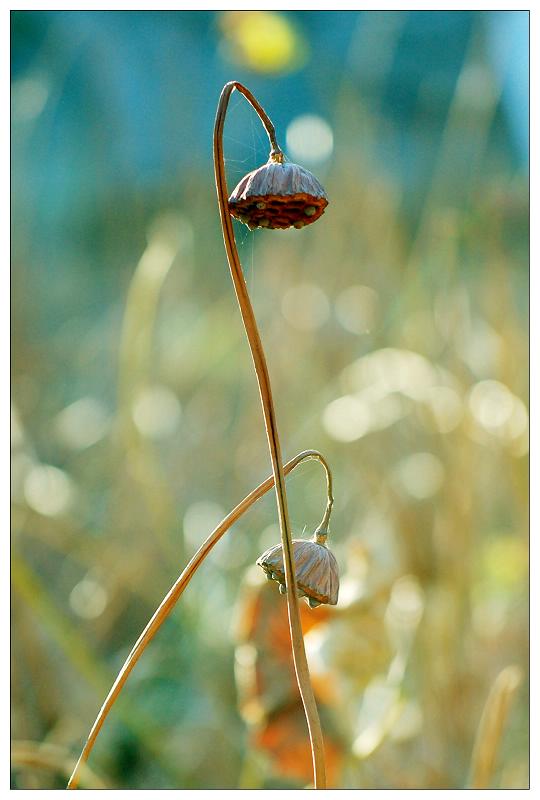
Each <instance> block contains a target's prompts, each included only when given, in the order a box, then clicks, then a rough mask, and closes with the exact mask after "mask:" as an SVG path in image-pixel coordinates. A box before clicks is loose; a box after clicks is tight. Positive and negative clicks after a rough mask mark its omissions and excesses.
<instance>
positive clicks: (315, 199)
mask: <svg viewBox="0 0 540 800" xmlns="http://www.w3.org/2000/svg"><path fill="white" fill-rule="evenodd" d="M282 159H283V154H281V153H279V154H277V155H276V154H274V155H272V156H271V157H270V160H269V161H268V163H266V164H264V166H262V167H259V168H258V169H256V170H254V171H253V172H250V173H248V174H247V175H245V176H244V177H243V178H242V180H241V181H240V183H239V184H238V186H237V187H236V189H235V190H234V191H233V193H232V194H231V196H230V197H229V211H230V212H231V214H232V215H233V217H236V218H237V219H239V220H240V221H241V222H243V223H244V224H245V225H248V226H249V227H250V228H290V227H291V226H293V225H294V227H295V228H303V227H304V226H305V225H310V224H311V223H312V222H315V220H317V219H319V217H320V216H321V214H323V213H324V209H325V208H326V206H327V205H328V198H327V196H326V192H325V191H324V189H323V187H322V186H321V184H320V183H319V181H318V180H317V178H316V177H315V176H314V175H312V174H311V172H308V170H307V169H304V168H303V167H299V166H298V164H291V162H289V161H283V160H282Z"/></svg>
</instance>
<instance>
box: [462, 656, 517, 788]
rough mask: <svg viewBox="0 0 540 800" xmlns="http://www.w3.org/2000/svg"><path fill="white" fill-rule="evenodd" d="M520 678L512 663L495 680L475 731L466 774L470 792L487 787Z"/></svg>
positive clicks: (488, 786)
mask: <svg viewBox="0 0 540 800" xmlns="http://www.w3.org/2000/svg"><path fill="white" fill-rule="evenodd" d="M521 678H522V672H521V669H520V668H519V667H518V666H517V665H513V664H512V665H510V666H509V667H505V668H504V669H503V670H501V672H499V674H498V675H497V677H496V678H495V681H494V683H493V685H492V687H491V690H490V692H489V695H488V698H487V700H486V704H485V706H484V710H483V711H482V716H481V718H480V724H479V725H478V730H477V732H476V739H475V742H474V747H473V754H472V759H471V768H470V775H469V787H470V788H471V789H489V788H490V783H491V778H492V776H493V770H494V768H495V760H496V758H497V752H498V750H499V745H500V743H501V738H502V734H503V730H504V725H505V723H506V719H507V717H508V712H509V711H510V706H511V703H512V700H513V698H514V695H515V693H516V691H517V689H518V687H519V685H520V683H521Z"/></svg>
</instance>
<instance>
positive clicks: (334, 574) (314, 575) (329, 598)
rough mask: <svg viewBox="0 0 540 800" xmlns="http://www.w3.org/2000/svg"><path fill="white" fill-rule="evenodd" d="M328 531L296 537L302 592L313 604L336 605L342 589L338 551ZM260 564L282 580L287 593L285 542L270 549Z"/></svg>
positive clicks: (271, 576) (268, 574)
mask: <svg viewBox="0 0 540 800" xmlns="http://www.w3.org/2000/svg"><path fill="white" fill-rule="evenodd" d="M325 542H326V531H320V530H317V531H316V533H315V536H314V537H313V539H293V550H294V563H295V566H296V585H297V587H298V596H299V597H305V598H306V600H307V602H308V603H309V605H310V606H311V608H316V607H317V606H320V605H321V604H322V603H328V604H329V605H331V606H335V605H336V603H337V601H338V593H339V570H338V565H337V561H336V558H335V556H334V554H333V553H332V552H331V551H330V550H329V549H328V548H327V546H326V544H325ZM257 564H258V566H259V567H262V569H263V570H264V571H265V573H266V577H267V578H268V580H272V581H277V582H278V583H279V591H280V592H281V594H285V592H286V588H285V569H284V566H283V548H282V546H281V544H277V545H274V547H271V548H270V549H269V550H266V551H265V552H264V553H263V554H262V556H260V558H258V559H257Z"/></svg>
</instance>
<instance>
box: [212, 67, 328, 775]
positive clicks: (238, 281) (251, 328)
mask: <svg viewBox="0 0 540 800" xmlns="http://www.w3.org/2000/svg"><path fill="white" fill-rule="evenodd" d="M234 89H237V90H238V91H239V92H241V93H242V94H243V95H244V96H245V97H246V99H247V100H248V101H249V102H250V103H251V105H252V106H253V108H254V109H255V111H256V112H257V114H258V115H259V117H260V119H261V121H262V123H263V125H264V127H265V128H266V131H267V133H268V138H269V139H270V145H271V148H272V150H271V153H270V156H271V157H273V158H275V159H276V160H280V159H282V157H283V155H282V152H281V149H280V148H279V146H278V144H277V142H276V137H275V130H274V126H273V125H272V123H271V121H270V119H269V117H268V115H267V114H266V112H265V111H264V109H263V108H262V107H261V105H260V104H259V103H258V101H257V100H256V99H255V98H254V97H253V95H252V94H251V92H250V91H249V90H248V89H246V87H245V86H243V85H242V84H241V83H238V82H237V81H231V82H230V83H227V84H226V85H225V86H224V87H223V90H222V92H221V97H220V98H219V103H218V108H217V113H216V121H215V126H214V171H215V178H216V189H217V195H218V203H219V213H220V216H221V225H222V229H223V239H224V243H225V250H226V252H227V260H228V262H229V268H230V271H231V277H232V281H233V284H234V289H235V292H236V298H237V300H238V306H239V308H240V313H241V315H242V320H243V323H244V328H245V331H246V335H247V338H248V342H249V347H250V350H251V355H252V358H253V364H254V367H255V373H256V375H257V382H258V385H259V393H260V396H261V403H262V409H263V415H264V422H265V426H266V434H267V438H268V447H269V450H270V459H271V462H272V471H273V474H274V481H275V490H276V500H277V506H278V517H279V527H280V531H281V543H282V546H283V555H284V559H283V560H284V564H285V584H286V587H287V607H288V613H289V628H290V633H291V645H292V653H293V661H294V668H295V673H296V679H297V682H298V688H299V691H300V696H301V698H302V703H303V706H304V711H305V714H306V721H307V725H308V730H309V738H310V742H311V753H312V758H313V773H314V785H315V788H316V789H325V788H326V774H325V764H324V742H323V737H322V731H321V724H320V721H319V714H318V711H317V704H316V703H315V697H314V695H313V689H312V686H311V680H310V677H309V668H308V663H307V658H306V652H305V647H304V638H303V635H302V627H301V624H300V614H299V610H298V599H297V596H296V576H295V570H294V554H293V547H292V536H291V530H290V524H289V514H288V509H287V495H286V491H285V479H284V476H283V469H282V464H281V447H280V443H279V435H278V429H277V423H276V414H275V411H274V404H273V400H272V389H271V386H270V376H269V374H268V367H267V364H266V358H265V355H264V350H263V346H262V342H261V337H260V334H259V330H258V327H257V322H256V320H255V314H254V312H253V307H252V305H251V300H250V298H249V294H248V290H247V286H246V282H245V279H244V275H243V272H242V266H241V264H240V258H239V256H238V250H237V247H236V241H235V237H234V230H233V224H232V220H231V215H230V213H229V206H228V197H229V192H228V190H227V180H226V176H225V161H224V155H223V128H224V124H225V116H226V113H227V106H228V104H229V99H230V96H231V94H232V92H233V91H234Z"/></svg>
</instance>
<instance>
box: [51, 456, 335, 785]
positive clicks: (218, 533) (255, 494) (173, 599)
mask: <svg viewBox="0 0 540 800" xmlns="http://www.w3.org/2000/svg"><path fill="white" fill-rule="evenodd" d="M313 460H314V461H318V462H319V463H320V464H322V466H323V467H324V469H325V472H326V481H327V487H331V485H332V474H331V472H330V467H329V466H328V463H327V461H326V459H325V458H324V456H322V455H321V453H319V452H318V451H317V450H304V451H303V452H302V453H299V454H298V455H297V456H295V457H294V458H292V459H291V460H290V461H288V462H287V464H285V466H284V467H283V473H284V474H285V475H288V474H289V473H290V472H292V470H293V469H295V468H296V467H297V466H298V465H299V464H301V463H303V462H304V461H313ZM273 486H274V476H273V475H271V476H270V477H269V478H267V479H266V480H265V481H263V482H262V483H261V484H259V486H257V488H256V489H254V490H253V491H252V492H251V493H250V494H248V495H247V497H244V499H243V500H242V501H241V502H240V503H238V505H237V506H236V507H235V508H233V510H232V511H231V512H230V514H228V515H227V516H226V517H225V518H224V519H223V520H222V521H221V522H220V523H219V525H218V526H217V527H216V528H214V530H213V531H212V533H211V534H210V536H209V537H208V538H207V539H206V540H205V541H204V542H203V544H202V545H201V546H200V547H199V549H198V550H197V552H196V553H195V555H194V556H193V557H192V558H191V560H190V561H189V563H188V564H187V566H186V567H185V569H184V571H183V572H182V574H181V575H180V577H179V578H178V579H177V580H176V581H175V583H174V584H173V585H172V587H171V588H170V589H169V591H168V592H167V594H166V595H165V597H164V598H163V600H162V601H161V603H160V604H159V606H158V608H157V609H156V611H155V612H154V614H153V616H152V618H151V619H150V621H149V622H148V624H147V626H146V627H145V629H144V630H143V632H142V633H141V635H140V636H139V638H138V639H137V641H136V642H135V644H134V646H133V648H132V650H131V652H130V654H129V655H128V657H127V658H126V660H125V662H124V665H123V666H122V669H121V670H120V672H119V673H118V675H117V677H116V680H115V681H114V683H113V685H112V687H111V690H110V691H109V694H108V695H107V697H106V698H105V702H104V703H103V705H102V706H101V709H100V711H99V713H98V715H97V717H96V720H95V722H94V724H93V725H92V728H91V730H90V733H89V734H88V738H87V740H86V743H85V745H84V748H83V750H82V752H81V755H80V756H79V759H78V761H77V764H76V765H75V769H74V770H73V773H72V775H71V778H70V779H69V783H68V785H67V788H68V789H76V788H77V785H78V783H79V779H80V775H81V769H82V768H83V766H84V764H85V762H86V761H87V760H88V756H89V755H90V753H91V751H92V748H93V747H94V744H95V742H96V739H97V737H98V734H99V732H100V730H101V728H102V726H103V723H104V722H105V720H106V718H107V716H108V714H109V711H110V710H111V708H112V707H113V705H114V703H115V702H116V700H117V698H118V695H119V694H120V692H121V690H122V687H123V686H124V684H125V682H126V681H127V679H128V677H129V675H130V673H131V671H132V669H133V667H134V666H135V664H136V663H137V661H138V660H139V658H140V657H141V656H142V654H143V653H144V651H145V650H146V648H147V646H148V645H149V644H150V642H151V641H152V639H153V638H154V636H155V635H156V633H157V632H158V630H159V629H160V628H161V626H162V625H163V623H164V622H165V620H166V619H167V617H168V616H169V614H170V613H171V611H172V610H173V608H174V607H175V605H176V603H177V602H178V600H179V598H180V596H181V594H182V593H183V591H184V589H185V588H186V586H187V585H188V583H189V582H190V580H191V578H192V577H193V575H194V574H195V572H196V571H197V569H198V568H199V567H200V565H201V563H202V562H203V561H204V559H205V558H206V556H207V555H208V553H209V552H210V550H212V548H213V547H214V545H216V544H217V542H219V540H220V539H221V537H222V536H223V535H224V534H225V533H226V532H227V531H228V530H229V528H231V527H232V525H234V523H235V522H236V521H237V520H238V519H239V518H240V517H241V516H242V515H243V514H245V512H246V511H247V510H248V509H249V508H250V507H251V506H252V505H253V504H254V503H255V502H256V501H257V500H259V499H260V498H261V497H262V496H263V495H264V494H266V492H268V491H269V490H270V489H271V488H272V487H273ZM328 491H330V489H329V490H328ZM331 500H332V498H331V495H330V494H328V495H327V506H326V508H327V509H328V504H330V505H331ZM325 517H326V511H325V514H324V516H323V520H324V519H325ZM321 524H322V523H321ZM319 527H320V526H319Z"/></svg>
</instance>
